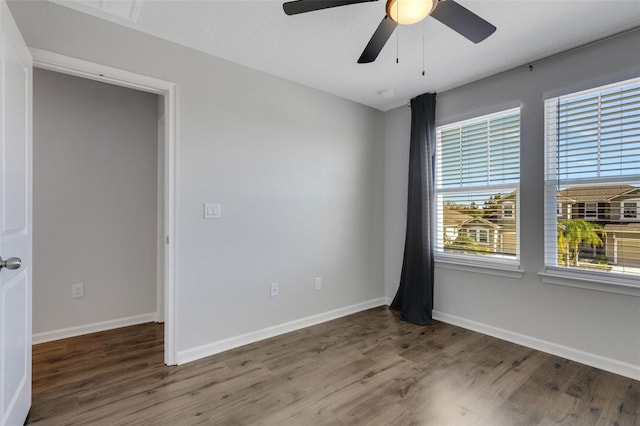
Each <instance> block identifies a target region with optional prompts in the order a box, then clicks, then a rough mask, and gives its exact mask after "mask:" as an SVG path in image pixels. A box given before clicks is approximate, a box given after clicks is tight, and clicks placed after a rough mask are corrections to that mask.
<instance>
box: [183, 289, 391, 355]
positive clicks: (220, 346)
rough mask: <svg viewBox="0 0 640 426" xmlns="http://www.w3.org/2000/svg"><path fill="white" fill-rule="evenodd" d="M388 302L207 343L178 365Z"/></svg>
mask: <svg viewBox="0 0 640 426" xmlns="http://www.w3.org/2000/svg"><path fill="white" fill-rule="evenodd" d="M387 300H388V299H386V298H384V297H380V298H378V299H372V300H368V301H366V302H362V303H357V304H355V305H350V306H345V307H343V308H338V309H334V310H331V311H328V312H324V313H321V314H317V315H312V316H309V317H306V318H300V319H297V320H294V321H290V322H285V323H283V324H278V325H274V326H271V327H266V328H263V329H260V330H256V331H251V332H249V333H245V334H241V335H239V336H233V337H229V338H227V339H222V340H218V341H215V342H211V343H207V344H206V345H202V346H197V347H195V348H189V349H185V350H182V351H179V352H178V364H184V363H187V362H191V361H195V360H198V359H201V358H205V357H208V356H211V355H215V354H217V353H220V352H224V351H228V350H230V349H234V348H237V347H239V346H244V345H248V344H250V343H254V342H257V341H260V340H264V339H269V338H271V337H274V336H279V335H281V334H285V333H290V332H292V331H296V330H300V329H302V328H305V327H311V326H313V325H316V324H320V323H323V322H327V321H331V320H334V319H337V318H341V317H344V316H346V315H351V314H355V313H357V312H361V311H365V310H367V309H371V308H376V307H378V306H383V305H386V304H387Z"/></svg>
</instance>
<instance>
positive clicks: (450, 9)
mask: <svg viewBox="0 0 640 426" xmlns="http://www.w3.org/2000/svg"><path fill="white" fill-rule="evenodd" d="M369 1H378V0H296V1H289V2H286V3H284V4H283V5H282V7H283V9H284V13H286V14H287V15H297V14H299V13H305V12H313V11H316V10H321V9H328V8H331V7H338V6H347V5H350V4H356V3H365V2H369ZM386 10H387V14H386V15H385V17H384V18H383V19H382V22H380V25H378V28H377V29H376V30H375V32H374V33H373V36H371V40H369V43H368V44H367V46H366V47H365V48H364V51H363V52H362V55H360V58H359V59H358V63H359V64H366V63H369V62H373V61H375V60H376V58H377V57H378V54H380V51H381V50H382V48H383V47H384V45H385V44H386V42H387V40H389V37H391V34H393V31H394V30H395V29H396V27H397V26H398V24H401V25H410V24H415V23H417V22H420V21H422V20H423V19H424V18H426V17H427V16H432V17H433V18H435V19H437V20H438V21H440V22H442V23H443V24H445V25H446V26H448V27H449V28H451V29H452V30H454V31H456V32H457V33H459V34H460V35H462V36H464V37H466V38H467V39H469V40H471V41H472V42H474V43H480V42H481V41H482V40H484V39H486V38H487V37H489V36H490V35H491V34H493V33H494V31H495V30H496V27H495V26H493V25H491V24H490V23H489V22H487V21H485V20H484V19H482V18H481V17H479V16H478V15H476V14H475V13H473V12H471V11H470V10H469V9H467V8H465V7H464V6H461V5H460V4H458V3H456V2H455V1H453V0H387V7H386Z"/></svg>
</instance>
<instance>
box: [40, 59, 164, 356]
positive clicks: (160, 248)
mask: <svg viewBox="0 0 640 426" xmlns="http://www.w3.org/2000/svg"><path fill="white" fill-rule="evenodd" d="M31 53H32V55H33V58H34V68H36V70H34V72H38V71H39V70H38V69H40V70H43V71H42V72H43V73H44V72H48V71H56V72H57V73H62V74H66V75H65V76H64V77H65V78H67V79H68V78H70V76H73V77H81V78H83V79H88V80H94V81H92V82H87V83H90V84H94V85H96V83H95V81H98V82H100V83H108V84H109V85H114V86H121V87H117V88H114V89H113V90H114V91H116V92H117V91H118V90H120V92H121V93H125V92H124V91H123V90H124V89H122V88H127V89H135V90H136V91H139V92H136V93H138V94H139V97H140V98H141V99H142V100H143V102H150V101H151V100H153V99H156V98H157V100H159V101H160V102H156V105H157V110H156V112H157V114H156V115H155V117H156V120H155V122H153V123H152V125H153V127H154V128H155V131H156V132H157V133H156V134H157V137H156V139H157V146H156V147H155V148H156V149H155V151H154V157H155V158H153V159H152V160H151V161H152V163H153V164H150V163H149V158H147V159H146V160H145V161H146V166H145V167H146V168H147V169H149V167H153V168H154V169H155V170H154V171H155V172H156V173H157V180H156V183H157V185H156V188H155V193H154V194H153V197H152V196H150V195H151V194H148V192H149V191H150V187H149V185H148V182H147V187H146V190H144V191H138V193H139V194H141V195H146V196H147V198H148V199H149V200H151V201H152V202H153V203H154V205H153V208H152V210H149V209H148V204H147V210H146V211H145V213H144V215H145V216H146V217H148V218H149V220H148V224H145V222H144V221H140V218H138V222H137V225H136V224H135V223H127V224H125V225H126V226H129V228H130V232H134V231H135V230H136V228H138V227H139V228H144V227H145V226H146V228H147V230H146V232H147V234H149V232H152V233H153V234H154V235H152V236H155V246H154V247H153V248H152V251H153V253H151V254H149V253H147V260H149V258H155V259H153V260H155V262H153V267H154V268H155V276H156V277H157V280H156V283H155V292H154V294H153V296H152V297H153V306H155V308H156V309H155V312H153V316H154V317H153V318H149V316H150V315H149V314H148V313H147V314H141V315H138V316H136V315H133V316H131V317H126V316H125V317H123V318H120V319H119V320H117V321H115V322H114V321H106V322H104V323H102V324H101V323H95V324H93V325H94V326H96V327H97V328H98V329H96V330H91V329H90V328H89V329H87V328H84V329H83V328H82V327H80V328H79V329H74V328H73V327H72V328H70V329H67V330H63V331H65V332H66V333H67V336H61V337H70V336H71V335H78V334H84V333H86V332H92V331H99V330H100V329H102V330H104V329H108V328H115V327H119V326H124V325H131V324H134V323H140V322H146V321H149V320H155V321H157V322H164V329H165V332H164V336H165V342H164V347H165V350H164V359H165V364H167V365H174V364H175V363H176V352H175V345H174V342H175V336H174V333H173V330H174V329H173V326H174V324H175V322H174V316H173V313H174V312H175V310H174V309H173V302H174V280H173V273H174V215H175V208H174V200H175V196H174V191H175V184H174V176H175V173H174V170H175V158H174V142H175V85H174V84H173V83H169V82H165V81H162V80H157V79H153V78H149V77H146V76H141V75H137V74H133V73H129V72H125V71H121V70H117V69H113V68H109V67H105V66H102V65H98V64H93V63H90V62H86V61H83V60H78V59H75V58H69V57H66V56H62V55H58V54H53V53H51V52H46V51H40V50H38V49H32V51H31ZM84 81H87V80H84ZM97 86H98V87H102V86H104V85H102V84H98V85H97ZM140 92H144V93H140ZM116 96H117V95H116ZM98 98H101V96H98ZM96 101H97V102H100V99H97V100H96ZM133 121H135V120H133ZM147 127H148V126H147ZM52 128H55V126H54V127H52ZM36 130H37V129H36ZM36 136H37V135H36ZM149 152H150V151H147V154H148V153H149ZM93 154H94V155H96V154H97V155H100V154H99V153H93ZM138 154H142V156H140V158H143V157H144V153H138ZM36 155H37V153H36ZM132 156H135V153H134V154H132ZM128 157H129V155H128V154H125V155H124V158H123V156H120V158H121V161H125V162H126V161H127V159H128ZM105 160H106V159H105ZM61 164H62V163H61ZM34 169H35V170H34V175H37V173H38V170H37V165H36V166H34ZM106 169H108V167H106V168H105V170H106ZM129 169H130V170H134V169H135V167H134V169H132V168H131V167H129ZM91 172H92V171H91V170H87V171H85V176H89V174H91ZM72 173H73V171H69V174H72ZM113 173H114V174H112V175H111V177H110V178H109V179H106V180H110V179H112V180H113V181H112V182H104V181H103V183H102V184H100V185H101V186H102V185H106V186H103V189H105V188H108V187H109V185H110V184H119V185H126V182H125V181H123V180H122V179H120V180H119V178H120V176H118V172H117V170H115V171H113ZM75 178H76V179H82V173H80V174H79V175H77V176H75ZM86 179H87V180H89V178H88V177H86ZM82 190H85V191H89V192H90V191H91V190H90V189H82ZM129 192H131V191H129ZM142 192H146V194H142ZM111 200H112V201H111V202H113V197H112V199H111ZM61 201H64V200H61ZM122 202H124V203H126V202H127V201H126V200H122ZM129 202H131V200H129ZM93 204H97V206H94V208H93V210H92V212H93V214H94V215H95V216H96V217H98V216H100V215H103V214H109V208H108V207H109V206H107V205H105V206H104V208H100V206H99V204H100V203H99V200H98V201H96V199H95V197H94V201H93ZM75 207H76V208H77V207H79V206H77V205H76V206H75ZM70 208H74V206H73V205H72V206H70ZM38 214H41V215H42V214H45V215H46V214H47V211H40V212H39V213H38ZM123 218H125V216H123ZM82 220H87V221H91V217H88V218H85V219H82ZM156 223H157V227H156V226H155V224H156ZM147 225H149V226H152V227H153V228H154V229H153V230H152V231H150V230H149V229H148V228H149V226H147ZM87 229H91V227H90V226H89V228H87ZM120 231H122V232H124V233H126V232H127V230H126V229H124V230H120ZM35 232H36V233H37V232H38V231H37V229H36V231H35ZM85 233H87V232H85ZM37 238H38V236H37V235H36V239H37ZM80 238H85V239H90V236H87V235H81V236H80ZM111 245H112V246H115V245H117V243H114V242H113V241H112V242H111ZM147 246H148V245H147ZM113 248H114V247H112V249H113ZM129 249H133V250H134V251H135V247H134V248H129ZM40 257H41V258H44V255H43V256H40ZM125 258H126V256H125ZM125 260H126V259H125ZM93 261H96V262H99V259H94V260H93ZM147 263H148V264H149V265H150V263H149V262H147ZM149 265H147V266H149ZM96 266H97V267H98V268H101V267H103V268H104V270H103V272H104V275H107V276H108V275H109V271H116V269H114V268H118V265H113V264H104V265H96ZM61 267H63V266H62V265H61ZM134 268H135V266H134ZM147 269H148V268H147ZM133 271H134V274H135V273H136V272H138V271H135V269H134V270H133ZM113 275H114V276H116V275H117V274H115V273H114V274H113ZM147 276H150V275H149V274H148V273H147ZM103 278H104V277H103ZM68 280H71V281H73V282H69V283H66V284H67V285H70V286H71V287H72V288H70V289H69V290H70V291H71V292H73V291H74V289H73V287H74V284H85V283H83V282H82V278H78V279H75V278H69V279H68ZM75 281H78V282H75ZM105 285H107V284H104V283H103V284H102V287H104V286H105ZM63 290H64V289H63ZM77 290H78V292H80V293H82V290H83V289H82V288H80V289H77ZM95 290H96V289H91V288H90V287H89V285H88V284H87V288H86V291H87V292H89V291H95ZM122 291H125V292H126V291H127V289H126V288H124V289H121V292H122ZM131 291H134V289H133V288H131ZM136 291H137V290H136ZM71 295H72V294H69V295H68V296H69V297H71ZM94 295H95V294H94ZM142 296H144V297H145V298H149V296H150V289H149V288H148V286H147V288H146V290H145V293H144V295H138V297H142ZM132 297H133V294H132ZM95 302H96V301H95V300H94V303H95ZM148 302H149V301H147V302H146V303H148ZM98 303H99V302H98ZM96 306H99V304H98V305H96ZM94 309H95V308H94ZM118 321H120V322H118ZM101 325H102V326H103V327H102V328H100V326H101ZM34 331H35V330H34ZM35 337H36V335H35V334H34V338H35ZM48 340H53V339H48ZM42 341H44V340H42Z"/></svg>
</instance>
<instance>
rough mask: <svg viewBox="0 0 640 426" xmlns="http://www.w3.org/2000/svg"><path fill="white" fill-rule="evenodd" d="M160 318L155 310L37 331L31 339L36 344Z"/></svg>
mask: <svg viewBox="0 0 640 426" xmlns="http://www.w3.org/2000/svg"><path fill="white" fill-rule="evenodd" d="M157 319H158V315H157V314H156V313H155V312H153V313H150V314H143V315H136V316H133V317H126V318H118V319H114V320H109V321H102V322H94V323H92V324H86V325H79V326H76V327H69V328H63V329H61V330H53V331H45V332H43V333H36V334H34V335H33V336H32V338H31V341H32V343H33V344H34V345H37V344H38V343H44V342H50V341H52V340H60V339H66V338H68V337H75V336H81V335H83V334H89V333H96V332H98V331H104V330H111V329H114V328H120V327H127V326H129V325H136V324H142V323H145V322H153V321H156V320H157Z"/></svg>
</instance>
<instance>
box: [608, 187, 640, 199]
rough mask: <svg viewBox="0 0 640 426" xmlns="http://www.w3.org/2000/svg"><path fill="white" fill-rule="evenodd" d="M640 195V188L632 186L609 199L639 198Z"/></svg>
mask: <svg viewBox="0 0 640 426" xmlns="http://www.w3.org/2000/svg"><path fill="white" fill-rule="evenodd" d="M638 197H640V188H635V187H634V188H631V189H629V190H628V191H625V192H623V193H622V194H618V195H616V196H613V197H611V198H610V199H609V201H623V200H628V199H630V198H638Z"/></svg>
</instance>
